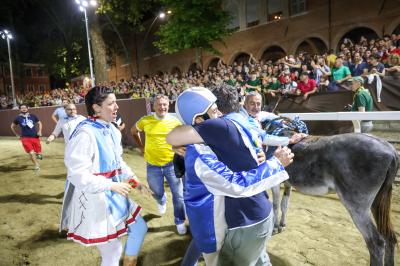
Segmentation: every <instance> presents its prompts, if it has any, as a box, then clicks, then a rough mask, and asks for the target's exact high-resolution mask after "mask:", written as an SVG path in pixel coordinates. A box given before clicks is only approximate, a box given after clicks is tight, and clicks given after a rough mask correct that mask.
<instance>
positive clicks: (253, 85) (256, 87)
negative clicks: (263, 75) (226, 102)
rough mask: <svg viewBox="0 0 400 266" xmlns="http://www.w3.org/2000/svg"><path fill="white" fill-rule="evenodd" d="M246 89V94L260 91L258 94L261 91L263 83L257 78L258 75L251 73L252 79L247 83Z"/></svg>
mask: <svg viewBox="0 0 400 266" xmlns="http://www.w3.org/2000/svg"><path fill="white" fill-rule="evenodd" d="M217 85H220V84H217ZM245 87H246V90H245V93H246V94H247V93H250V92H253V91H258V92H259V91H261V81H260V79H259V78H258V77H257V74H256V73H254V72H253V73H251V75H250V79H249V80H248V81H247V82H246V85H245Z"/></svg>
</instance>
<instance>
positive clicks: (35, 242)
mask: <svg viewBox="0 0 400 266" xmlns="http://www.w3.org/2000/svg"><path fill="white" fill-rule="evenodd" d="M62 239H66V235H65V233H63V232H61V233H60V232H59V231H58V230H56V229H46V230H43V231H40V232H39V233H37V234H36V235H34V236H32V237H31V238H29V239H27V240H25V241H22V242H19V243H18V247H19V248H29V249H37V248H43V247H48V246H49V245H55V244H57V242H59V241H60V240H62ZM50 242H51V243H50ZM59 243H60V242H59Z"/></svg>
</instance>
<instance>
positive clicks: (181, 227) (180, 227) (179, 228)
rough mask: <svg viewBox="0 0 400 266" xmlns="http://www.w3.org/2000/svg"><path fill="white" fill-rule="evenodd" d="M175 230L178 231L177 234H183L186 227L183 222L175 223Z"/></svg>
mask: <svg viewBox="0 0 400 266" xmlns="http://www.w3.org/2000/svg"><path fill="white" fill-rule="evenodd" d="M176 231H178V234H179V235H184V234H186V232H187V228H186V225H185V223H181V224H177V225H176Z"/></svg>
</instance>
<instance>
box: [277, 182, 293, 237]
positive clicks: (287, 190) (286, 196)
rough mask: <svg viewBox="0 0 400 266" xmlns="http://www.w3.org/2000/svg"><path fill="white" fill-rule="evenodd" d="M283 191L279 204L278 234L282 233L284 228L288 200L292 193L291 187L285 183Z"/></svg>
mask: <svg viewBox="0 0 400 266" xmlns="http://www.w3.org/2000/svg"><path fill="white" fill-rule="evenodd" d="M284 186H285V190H284V191H283V197H282V202H281V212H282V214H281V215H282V216H281V222H280V224H279V232H282V231H283V230H284V229H285V227H286V214H287V211H288V208H289V198H290V193H291V192H292V186H291V185H290V184H289V183H287V182H285V183H284Z"/></svg>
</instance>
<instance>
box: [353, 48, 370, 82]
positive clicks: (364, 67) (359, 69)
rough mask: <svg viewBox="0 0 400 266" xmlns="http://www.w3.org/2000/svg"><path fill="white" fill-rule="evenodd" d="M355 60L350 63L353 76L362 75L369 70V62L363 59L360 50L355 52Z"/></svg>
mask: <svg viewBox="0 0 400 266" xmlns="http://www.w3.org/2000/svg"><path fill="white" fill-rule="evenodd" d="M353 57H354V59H353V62H352V63H351V64H350V71H351V75H352V76H361V75H363V74H365V73H366V72H368V63H367V62H365V61H364V60H363V58H362V57H361V55H360V53H359V52H356V53H354V56H353Z"/></svg>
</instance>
